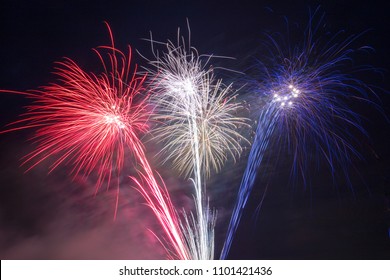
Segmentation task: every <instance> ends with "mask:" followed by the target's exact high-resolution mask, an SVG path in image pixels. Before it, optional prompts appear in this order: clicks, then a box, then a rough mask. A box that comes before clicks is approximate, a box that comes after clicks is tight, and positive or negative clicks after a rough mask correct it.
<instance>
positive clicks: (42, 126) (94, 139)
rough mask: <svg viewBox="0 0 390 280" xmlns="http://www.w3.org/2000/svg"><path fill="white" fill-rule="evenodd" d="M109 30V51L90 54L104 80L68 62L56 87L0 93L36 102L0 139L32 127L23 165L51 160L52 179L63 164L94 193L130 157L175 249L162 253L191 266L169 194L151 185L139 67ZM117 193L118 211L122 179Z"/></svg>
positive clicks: (144, 95) (59, 73)
mask: <svg viewBox="0 0 390 280" xmlns="http://www.w3.org/2000/svg"><path fill="white" fill-rule="evenodd" d="M107 28H108V30H109V34H110V38H111V46H101V47H98V48H97V49H95V50H94V51H95V52H96V54H97V55H98V57H99V59H100V62H101V63H102V66H103V69H104V72H103V73H102V74H100V75H95V74H93V73H87V72H85V71H84V70H82V69H81V68H80V67H79V66H78V65H77V64H76V63H75V62H73V61H72V60H71V59H66V60H65V61H64V62H60V63H57V65H58V66H57V67H56V72H55V74H56V75H57V77H58V78H59V79H58V82H57V83H53V84H51V85H49V86H45V87H42V89H41V90H38V91H31V92H18V91H5V90H0V91H2V92H12V93H16V94H22V95H25V96H27V97H29V98H31V99H32V100H33V104H32V105H31V106H29V107H28V112H27V113H25V114H24V115H23V118H22V119H21V120H19V121H16V122H14V123H12V124H10V125H11V127H12V128H10V129H7V130H5V131H2V132H0V133H5V132H10V131H15V130H21V129H26V128H37V131H36V133H35V135H34V137H33V140H35V142H36V143H37V148H36V150H35V151H33V152H32V153H30V154H28V155H27V156H26V157H25V159H24V162H23V164H26V163H32V164H31V166H30V167H29V168H28V170H29V169H31V168H33V167H35V166H36V165H37V164H39V163H40V162H42V161H44V160H46V159H47V158H48V157H51V156H56V159H55V161H54V163H53V164H52V165H51V167H50V170H49V172H51V171H52V170H53V169H55V168H56V167H58V166H59V165H60V164H61V163H65V162H66V163H70V164H72V166H73V169H72V173H73V174H74V175H77V174H80V173H81V174H83V175H84V176H89V175H90V174H91V173H92V172H96V173H97V174H98V179H97V182H96V190H98V189H99V188H100V187H101V185H102V184H103V182H106V181H107V182H108V183H107V186H109V185H110V181H111V178H112V177H113V173H114V172H116V173H117V174H118V176H119V174H120V173H121V171H122V168H123V165H124V160H125V154H126V152H127V151H130V152H131V153H132V154H133V155H134V158H135V160H136V161H137V163H138V164H139V166H140V170H139V171H138V174H139V176H140V178H141V180H137V179H136V178H134V177H132V179H133V181H134V183H135V184H136V185H137V187H138V190H139V191H140V193H141V194H142V195H143V197H144V198H145V199H146V201H147V204H148V205H149V207H150V208H151V209H152V211H153V213H154V214H155V216H156V218H157V219H158V221H159V222H160V224H161V226H162V228H163V230H164V232H165V233H166V236H167V238H164V239H163V240H165V241H168V242H169V243H170V245H169V246H172V247H173V250H170V249H168V248H167V250H168V253H169V255H170V256H171V257H177V258H180V259H188V258H189V254H188V250H187V247H186V245H185V242H184V238H183V235H182V233H181V232H180V224H179V219H178V217H177V215H176V211H175V210H174V207H173V205H172V202H171V200H170V197H169V193H168V191H167V190H166V188H165V185H164V183H163V182H162V180H161V184H162V186H160V185H159V184H158V182H157V180H156V179H155V176H154V172H153V170H152V169H151V167H150V165H149V162H148V161H147V159H146V156H145V151H144V147H143V145H142V143H141V141H140V139H139V135H140V134H142V133H144V132H146V131H147V129H148V125H147V121H148V118H149V115H150V112H149V110H148V109H147V103H146V100H147V97H148V93H147V90H146V88H145V87H144V81H145V79H146V75H137V66H135V67H134V69H131V64H130V62H131V48H130V47H129V52H128V55H125V54H124V53H122V52H121V51H119V50H118V49H116V48H115V46H114V40H113V36H112V32H111V29H110V27H109V25H108V24H107ZM103 51H105V52H103ZM144 185H145V186H144ZM117 190H118V191H117V202H116V203H117V205H118V198H119V180H118V185H117ZM117 205H116V207H115V216H116V210H117ZM115 216H114V218H115Z"/></svg>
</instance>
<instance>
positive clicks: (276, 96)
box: [272, 84, 301, 107]
mask: <svg viewBox="0 0 390 280" xmlns="http://www.w3.org/2000/svg"><path fill="white" fill-rule="evenodd" d="M300 93H301V91H300V90H299V89H297V88H296V87H295V86H294V85H292V84H290V85H288V88H287V89H285V87H283V89H282V90H278V91H273V99H272V101H273V102H274V103H279V104H280V107H291V106H292V105H293V104H294V101H293V100H294V99H295V98H297V97H298V96H299V94H300Z"/></svg>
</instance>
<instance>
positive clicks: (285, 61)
mask: <svg viewBox="0 0 390 280" xmlns="http://www.w3.org/2000/svg"><path fill="white" fill-rule="evenodd" d="M314 16H316V13H314V15H313V17H311V18H310V24H309V26H308V28H307V29H306V31H305V32H304V38H303V40H302V41H301V42H300V43H297V44H294V43H291V42H287V44H280V43H279V41H280V40H278V38H275V37H273V36H268V38H269V41H270V44H269V45H267V48H268V50H270V51H271V53H270V55H269V58H268V59H267V58H266V59H265V60H263V61H264V62H263V63H262V62H258V64H257V67H258V69H259V70H260V77H258V78H257V79H256V81H255V82H253V83H252V85H253V87H251V90H252V91H253V93H254V94H256V95H257V96H258V98H259V99H260V100H261V103H262V104H263V105H262V108H261V113H260V117H259V120H258V124H257V130H256V135H255V139H254V142H253V145H252V149H251V152H250V155H249V158H248V163H247V166H246V169H245V172H244V175H243V178H242V181H241V185H240V188H239V192H238V197H237V200H236V205H235V207H234V210H233V213H232V217H231V220H230V223H229V227H228V232H227V237H226V240H225V244H224V248H223V250H222V254H221V258H222V259H225V258H226V257H227V255H228V252H229V249H230V246H231V243H232V240H233V237H234V234H235V232H236V230H237V227H238V224H239V222H240V219H241V216H242V211H243V209H244V207H245V205H246V203H247V200H248V198H249V196H250V194H251V191H252V188H253V184H254V181H255V178H256V175H257V173H258V170H259V167H260V165H261V162H262V160H263V157H264V154H265V152H266V150H267V148H268V147H269V146H270V145H271V144H272V147H273V148H276V149H278V148H281V147H283V148H287V149H288V151H290V152H292V155H293V163H292V174H293V175H298V174H300V175H301V177H302V178H303V180H304V183H305V185H306V179H305V178H306V173H307V172H306V171H307V168H308V164H309V163H310V162H311V160H317V161H318V160H319V159H321V158H322V159H325V161H326V162H327V165H328V166H329V168H330V172H331V174H332V176H334V175H335V172H336V170H341V171H342V172H343V173H344V175H345V177H346V178H347V180H348V170H347V168H348V166H350V155H351V154H353V155H358V152H357V151H356V149H355V148H354V146H355V145H354V142H356V140H355V139H354V137H353V135H354V133H355V134H356V132H359V133H362V134H365V131H364V130H363V128H362V127H361V125H360V121H359V116H358V115H357V114H356V113H355V112H354V111H353V110H352V109H351V108H350V107H349V106H348V102H350V101H351V100H355V101H356V100H358V101H359V100H365V99H366V97H367V93H369V92H372V90H371V89H370V88H369V87H368V86H366V85H365V84H363V83H362V82H361V81H359V80H358V79H355V78H354V77H353V76H352V75H351V74H348V73H350V72H349V71H347V70H346V69H348V68H351V64H352V63H351V60H352V53H354V50H352V49H351V43H352V42H353V41H354V40H355V39H356V37H353V36H352V37H348V38H346V39H342V38H341V37H342V36H341V34H340V33H337V34H336V35H334V36H333V37H331V38H328V37H327V36H323V37H321V36H318V35H320V34H319V33H320V31H321V30H320V29H319V27H320V25H321V24H322V21H323V18H322V17H321V18H320V19H319V20H318V24H317V25H313V23H312V22H313V20H316V19H315V18H314ZM325 34H326V33H325ZM282 42H284V41H282ZM362 49H364V48H362ZM356 70H367V68H365V69H363V68H361V69H357V68H356V67H355V68H354V71H356ZM351 190H352V191H353V189H352V187H351Z"/></svg>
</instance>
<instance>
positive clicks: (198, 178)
mask: <svg viewBox="0 0 390 280" xmlns="http://www.w3.org/2000/svg"><path fill="white" fill-rule="evenodd" d="M178 39H180V36H178ZM183 41H184V40H183ZM152 43H153V41H152ZM166 48H167V51H166V52H165V53H163V54H162V55H161V56H160V55H158V54H155V58H156V60H155V61H151V62H150V63H151V64H152V65H153V66H154V67H155V68H156V69H157V70H156V72H153V71H151V72H152V74H153V75H154V81H155V82H154V85H153V87H154V91H155V94H154V95H153V96H152V100H153V103H154V104H155V106H156V108H157V110H156V111H157V115H156V118H157V119H158V120H160V125H159V126H158V127H157V128H156V129H155V133H156V137H157V138H158V139H159V140H160V141H162V142H163V143H164V147H163V148H162V151H161V153H162V154H163V155H164V156H165V157H166V158H165V162H166V161H168V160H172V162H173V166H174V167H175V168H176V169H178V170H179V172H180V173H182V174H184V176H185V177H189V176H193V178H192V179H191V181H192V183H193V186H194V190H195V193H194V202H195V214H193V213H190V214H185V223H184V224H183V225H182V227H183V231H184V232H185V235H186V240H187V244H189V247H190V248H191V249H190V251H191V257H192V259H213V258H214V226H215V219H216V213H215V211H213V210H211V209H210V208H209V203H208V197H207V195H206V191H207V190H206V179H207V178H208V177H209V176H210V174H211V172H213V171H219V170H220V168H221V167H222V165H223V164H224V162H225V161H226V160H227V159H228V157H229V156H231V157H232V158H235V157H236V156H238V155H239V154H240V153H241V151H242V147H241V145H240V140H241V139H242V136H241V135H240V134H239V133H238V132H237V129H238V128H239V127H240V126H243V125H245V119H243V118H239V117H235V116H234V114H235V113H236V111H237V110H238V109H239V108H240V105H239V104H238V103H234V102H233V100H234V96H230V92H231V85H230V86H224V85H223V84H222V82H221V80H216V79H215V77H214V74H213V71H212V70H211V69H208V68H207V67H206V65H207V63H208V61H206V63H202V61H201V56H199V55H198V53H197V52H196V50H195V49H193V48H190V50H189V51H187V50H186V47H185V44H184V43H182V44H180V43H179V42H178V44H177V46H176V45H174V44H173V43H171V42H168V43H167V44H166ZM208 59H210V57H208Z"/></svg>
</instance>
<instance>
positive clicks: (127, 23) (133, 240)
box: [0, 0, 390, 259]
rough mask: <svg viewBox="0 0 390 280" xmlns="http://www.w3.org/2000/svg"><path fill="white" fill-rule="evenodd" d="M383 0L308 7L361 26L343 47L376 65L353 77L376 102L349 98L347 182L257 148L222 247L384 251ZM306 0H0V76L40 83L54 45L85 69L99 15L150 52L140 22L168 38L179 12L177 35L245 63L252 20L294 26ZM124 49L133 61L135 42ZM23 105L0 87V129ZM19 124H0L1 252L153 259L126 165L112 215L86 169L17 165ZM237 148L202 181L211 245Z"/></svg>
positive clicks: (253, 44) (241, 67) (124, 39)
mask: <svg viewBox="0 0 390 280" xmlns="http://www.w3.org/2000/svg"><path fill="white" fill-rule="evenodd" d="M255 2H256V4H255ZM287 2H289V4H286V3H287ZM382 2H383V3H382ZM384 2H385V1H378V0H374V1H353V0H351V1H343V0H340V1H326V4H323V5H321V6H320V11H321V12H323V13H325V15H326V17H325V21H324V22H325V23H326V25H327V27H328V28H329V29H328V30H329V32H336V31H339V30H344V31H345V32H346V34H359V33H361V32H365V33H364V34H363V35H362V36H360V37H359V38H358V39H357V40H356V42H355V43H356V46H370V47H372V49H373V50H372V51H371V52H370V53H368V54H366V56H363V57H357V58H356V61H355V62H356V63H361V64H367V65H371V66H373V67H374V68H375V69H377V71H372V72H371V73H369V74H365V75H360V76H358V78H359V79H361V80H363V81H364V82H365V83H367V84H372V85H375V86H377V87H378V90H377V94H378V97H379V98H380V101H378V99H375V100H376V102H377V103H378V104H380V106H381V107H382V111H383V112H382V113H381V112H379V110H377V109H375V108H374V106H369V105H368V104H367V106H362V104H358V105H356V104H352V107H353V109H354V110H356V112H357V113H358V114H360V115H361V118H362V126H363V127H364V128H365V129H366V130H367V133H368V137H363V136H362V135H356V137H358V138H357V142H358V143H359V145H358V147H356V148H357V149H358V150H359V152H360V153H361V155H362V157H361V158H360V159H358V158H354V159H353V160H352V166H351V167H350V168H349V170H350V171H349V174H350V178H349V181H350V185H349V184H348V183H347V181H346V180H345V177H344V176H343V175H342V172H339V173H340V174H338V172H336V173H335V174H334V176H333V177H332V174H331V173H330V172H329V170H328V169H327V168H326V165H325V164H324V162H323V163H321V162H320V168H319V169H316V168H314V167H313V168H310V169H309V170H308V171H307V174H308V176H307V178H309V179H308V180H309V183H308V184H306V185H304V184H303V183H302V180H301V179H300V178H295V179H294V178H291V176H290V170H291V164H290V163H291V161H289V160H290V157H289V154H288V153H286V154H285V155H283V156H282V160H280V161H279V163H274V162H273V161H272V158H273V150H272V149H270V150H269V151H268V154H267V155H266V158H267V161H266V163H267V164H264V165H263V167H262V168H263V170H262V176H259V178H258V179H257V181H256V183H255V184H256V185H255V187H254V191H253V194H252V196H251V198H250V202H249V204H248V207H247V209H246V210H245V212H244V216H243V221H242V223H241V225H240V227H239V230H238V232H237V234H236V239H235V240H234V242H233V245H232V249H231V254H230V255H229V258H231V259H389V258H390V177H389V176H390V175H389V174H390V151H389V136H390V134H389V132H390V130H389V123H388V122H387V121H386V116H387V115H388V113H389V110H390V107H389V104H390V98H389V94H388V92H387V91H388V90H389V89H390V82H389V81H390V72H389V69H390V67H389V65H390V55H389V49H390V38H389V34H390V23H389V20H388V11H389V8H390V6H389V5H390V4H388V3H386V4H385V3H384ZM318 5H319V2H316V1H245V0H242V1H186V0H183V1H169V0H168V1H148V0H145V1H131V0H130V1H111V0H107V1H103V0H96V1H82V0H81V1H69V0H67V1H65V0H64V1H27V0H26V1H17V0H16V1H15V0H1V2H0V42H1V44H0V89H9V90H19V91H26V90H31V89H37V88H39V87H40V86H43V85H46V84H48V83H50V82H51V81H54V77H53V74H52V72H53V63H54V62H55V61H61V60H62V59H63V58H64V57H69V58H71V59H73V60H74V61H76V62H77V63H78V64H79V65H80V66H81V67H82V68H84V69H85V70H87V71H95V68H94V67H95V66H97V65H99V64H98V60H97V58H96V56H95V54H94V53H93V52H92V51H91V49H92V48H94V47H97V46H99V45H105V44H109V43H110V42H109V36H108V32H107V29H106V27H105V25H104V21H107V22H108V23H109V24H110V26H111V28H112V31H113V34H114V39H115V43H116V46H117V47H118V48H119V49H125V48H126V46H127V45H128V44H130V45H131V46H132V48H133V49H136V50H137V51H138V52H139V53H141V54H143V55H145V56H146V57H148V56H149V57H150V55H151V52H150V43H149V42H147V41H146V40H143V39H147V38H149V36H150V35H149V32H150V31H151V32H152V33H153V38H154V39H156V40H158V41H162V42H165V41H166V40H168V39H170V40H173V41H174V40H176V36H177V28H178V27H181V30H182V31H183V33H184V34H186V19H187V18H188V20H189V22H190V27H191V43H192V45H193V46H194V47H195V48H196V49H197V50H198V51H199V53H202V54H213V55H219V56H226V57H233V58H235V59H219V60H216V61H215V64H216V65H217V66H221V67H225V68H228V69H232V70H236V71H241V72H246V71H247V69H250V66H251V65H253V63H254V61H255V59H258V58H259V57H260V56H261V54H262V53H261V52H262V50H261V44H262V40H263V39H264V38H265V36H264V33H265V32H281V33H283V32H285V31H286V22H288V24H289V25H290V26H300V27H301V29H302V30H303V28H304V27H305V26H306V25H307V19H308V15H309V10H312V11H313V10H315V9H316V8H317V7H318ZM133 62H136V63H138V64H140V65H142V64H146V62H145V60H143V59H142V58H141V57H140V56H138V55H136V56H135V57H134V59H133ZM213 63H214V62H213ZM99 69H100V68H99ZM218 74H220V75H221V77H223V78H224V79H225V81H227V82H236V81H239V80H245V78H243V76H245V75H243V74H238V73H235V72H231V71H230V72H229V71H221V72H220V73H218ZM237 84H240V82H238V83H237ZM386 92H387V93H386ZM249 97H250V93H248V92H247V91H245V88H244V89H241V90H240V91H239V99H240V100H245V99H247V98H249ZM28 104H29V101H28V100H26V99H25V98H23V97H22V96H16V95H14V94H7V93H0V112H1V118H0V129H3V128H4V126H5V125H6V124H8V123H10V122H12V121H15V120H17V119H18V116H19V115H20V114H21V113H23V112H24V110H25V109H24V106H27V105H28ZM32 135H33V131H31V130H25V131H20V132H13V133H8V134H2V135H0V257H1V259H162V258H165V254H164V249H163V248H162V247H161V245H160V244H159V242H158V241H157V240H156V239H155V238H154V236H153V234H151V233H150V232H149V231H148V229H151V230H152V231H154V232H155V233H156V234H159V233H161V229H159V225H158V224H157V222H156V220H155V218H154V217H153V214H152V213H151V212H150V210H149V209H148V208H147V206H145V205H144V204H143V203H144V202H143V199H142V197H140V195H139V193H138V192H137V191H135V190H134V189H133V188H132V187H131V181H130V179H128V177H127V176H128V175H133V174H132V173H134V170H132V165H131V163H129V164H128V166H127V170H128V172H127V174H123V177H122V178H121V180H122V185H121V193H122V194H121V197H120V206H119V209H118V210H119V212H118V213H119V214H118V218H117V220H116V221H115V222H113V221H112V220H113V213H114V207H115V202H114V200H115V191H114V190H111V189H109V190H107V191H105V190H104V191H101V192H99V193H98V194H96V195H95V193H94V183H93V178H90V180H89V181H85V180H82V179H81V178H78V177H76V178H72V177H71V176H70V175H69V171H70V169H71V168H70V166H66V165H63V166H61V167H60V168H58V169H56V170H55V171H54V172H52V173H50V174H48V167H49V165H50V163H51V160H48V161H45V162H44V163H42V164H40V165H38V166H37V167H36V168H34V169H33V170H32V171H30V172H28V173H25V170H26V167H23V166H22V167H20V163H21V158H22V157H23V156H24V155H26V154H28V153H29V152H31V151H32V150H33V149H34V144H33V143H31V141H28V139H29V138H30V137H31V136H32ZM157 146H158V145H157ZM146 147H147V149H148V157H149V159H150V161H151V163H152V164H153V165H154V166H156V168H157V170H158V171H159V172H160V173H161V175H162V176H163V178H164V179H165V182H166V185H167V186H168V188H169V191H170V194H171V196H172V200H173V203H174V204H175V205H177V206H178V207H179V208H183V207H184V208H186V209H191V207H192V206H191V205H192V204H191V188H190V182H188V181H186V180H183V179H180V178H178V177H177V174H176V173H175V172H173V171H171V170H170V167H169V166H168V165H167V166H161V165H159V164H158V159H156V158H155V157H154V155H155V153H156V149H157V148H158V147H156V145H153V143H150V142H148V143H146ZM248 151H249V147H248V149H247V152H245V153H244V154H243V155H242V157H241V159H240V161H239V162H238V163H237V164H233V163H230V162H229V163H228V164H227V165H226V166H225V168H224V169H223V170H222V171H221V173H220V174H217V175H215V176H213V177H212V178H211V179H210V181H209V182H208V187H209V195H210V204H211V206H212V207H215V208H216V209H217V210H218V221H217V227H216V247H217V248H216V251H217V252H218V254H219V252H220V250H221V247H222V244H223V241H224V237H225V232H226V228H227V225H228V221H229V217H230V216H229V215H230V213H231V211H232V209H233V203H234V199H235V194H236V191H237V188H238V186H239V183H240V178H241V175H242V173H243V170H244V168H245V163H246V159H247V156H248ZM308 152H310V151H308ZM124 170H126V168H125V169H124ZM125 173H126V172H125ZM265 190H266V196H265V198H264V202H263V204H262V207H261V209H260V210H259V211H258V210H257V209H258V206H259V203H260V201H261V198H262V196H263V194H264V192H265ZM161 234H162V233H161Z"/></svg>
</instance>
